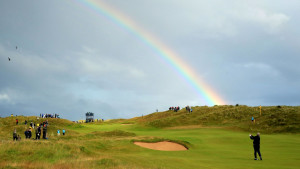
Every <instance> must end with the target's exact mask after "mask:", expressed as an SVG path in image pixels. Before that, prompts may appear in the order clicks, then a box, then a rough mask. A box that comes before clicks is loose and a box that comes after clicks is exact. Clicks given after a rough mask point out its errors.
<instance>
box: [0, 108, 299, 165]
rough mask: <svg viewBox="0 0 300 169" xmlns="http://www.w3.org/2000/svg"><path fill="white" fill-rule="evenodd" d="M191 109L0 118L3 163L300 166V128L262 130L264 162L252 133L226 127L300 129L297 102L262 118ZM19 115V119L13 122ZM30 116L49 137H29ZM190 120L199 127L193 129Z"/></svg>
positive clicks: (236, 112) (228, 111)
mask: <svg viewBox="0 0 300 169" xmlns="http://www.w3.org/2000/svg"><path fill="white" fill-rule="evenodd" d="M193 109H194V111H193V113H191V114H187V113H186V111H185V110H180V111H179V112H173V111H166V112H159V113H154V114H150V115H147V116H144V117H136V118H133V119H127V120H126V119H115V120H110V121H107V122H99V123H98V122H94V123H88V124H87V123H83V124H76V123H73V122H71V121H68V120H64V119H37V117H35V116H32V117H24V116H18V117H6V118H0V168H46V169H48V168H49V169H50V168H55V169H68V168H70V169H71V168H114V169H132V168H139V169H140V168H141V169H152V168H165V169H174V168H175V169H176V168H178V169H179V168H180V169H185V168H186V169H194V168H214V169H215V168H216V169H223V168H235V169H238V168H245V169H251V168H260V169H269V168H275V169H276V168H277V169H281V168H291V169H293V168H295V169H296V168H299V165H300V163H299V161H300V158H299V157H300V156H299V148H300V145H299V141H300V135H299V133H296V134H290V133H279V134H266V133H262V136H261V151H262V155H263V159H264V160H263V161H254V160H253V148H252V140H250V139H249V136H248V132H244V131H237V130H227V129H226V130H224V129H223V127H225V128H228V127H232V126H233V128H234V129H236V128H239V129H243V130H249V125H250V127H252V130H255V129H261V128H258V127H261V126H260V125H265V124H267V126H268V127H269V130H266V131H269V132H271V131H273V132H286V131H287V132H298V131H297V129H299V127H298V126H299V120H297V119H298V118H299V107H286V106H282V107H281V108H278V107H263V112H262V113H263V114H262V116H259V113H258V108H257V107H247V106H214V107H193ZM251 113H253V114H251ZM252 115H254V117H255V118H256V120H257V122H256V123H255V124H252V123H251V122H249V121H251V116H252ZM16 118H18V119H19V125H16V124H15V119H16ZM25 120H27V121H28V122H31V121H33V122H35V123H41V122H43V121H45V120H48V122H49V127H48V137H49V139H47V140H44V139H41V140H34V139H25V138H24V131H25V129H27V128H28V127H29V124H27V125H25V124H24V121H25ZM272 120H273V121H272ZM124 124H127V125H124ZM191 125H196V126H197V127H196V128H190V126H191ZM247 125H248V126H247ZM255 125H257V126H255ZM178 126H187V127H183V128H180V127H178ZM199 126H208V127H199ZM210 126H219V127H220V128H215V127H210ZM247 127H248V128H247ZM256 127H257V128H256ZM15 128H16V129H17V132H18V133H19V134H20V135H21V136H22V140H21V141H12V132H13V130H14V129H15ZM57 129H60V130H61V129H66V135H65V136H57V135H56V130H57ZM134 140H144V141H155V140H173V141H174V140H175V141H178V142H179V143H183V144H187V147H189V150H188V151H174V152H167V151H157V150H150V149H145V148H142V147H139V146H136V145H134V144H133V141H134Z"/></svg>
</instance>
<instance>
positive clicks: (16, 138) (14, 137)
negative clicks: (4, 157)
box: [13, 129, 18, 141]
mask: <svg viewBox="0 0 300 169" xmlns="http://www.w3.org/2000/svg"><path fill="white" fill-rule="evenodd" d="M15 140H16V141H17V140H18V135H17V130H16V129H15V130H14V132H13V141H15Z"/></svg>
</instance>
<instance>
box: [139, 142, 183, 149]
mask: <svg viewBox="0 0 300 169" xmlns="http://www.w3.org/2000/svg"><path fill="white" fill-rule="evenodd" d="M134 144H135V145H138V146H141V147H144V148H149V149H153V150H161V151H185V150H187V148H186V147H184V146H183V145H181V144H178V143H173V142H169V141H162V142H157V143H145V142H134Z"/></svg>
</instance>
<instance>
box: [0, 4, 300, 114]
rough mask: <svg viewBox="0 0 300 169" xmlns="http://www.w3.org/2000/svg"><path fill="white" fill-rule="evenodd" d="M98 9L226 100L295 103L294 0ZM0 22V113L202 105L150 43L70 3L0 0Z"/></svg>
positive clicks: (126, 111)
mask: <svg viewBox="0 0 300 169" xmlns="http://www.w3.org/2000/svg"><path fill="white" fill-rule="evenodd" d="M105 3H107V4H109V5H110V6H111V7H112V8H116V9H118V11H119V12H120V13H123V14H124V15H127V16H128V18H130V19H131V20H132V21H134V22H136V24H137V25H139V27H141V28H142V29H144V30H145V31H147V32H148V33H149V34H150V35H151V36H153V37H155V38H156V39H158V40H160V41H161V42H162V43H164V44H165V45H166V46H168V47H169V48H170V49H171V50H172V51H173V52H175V53H177V54H178V55H179V57H180V58H181V60H183V62H185V63H186V64H187V65H188V67H189V68H191V69H192V70H194V71H195V73H196V74H197V77H196V78H199V79H202V80H203V81H204V82H205V83H206V84H207V85H208V86H210V87H211V88H212V89H213V90H214V91H215V92H216V93H217V94H218V95H220V96H222V98H223V99H224V100H225V101H226V103H227V104H237V103H238V104H247V105H281V104H285V105H297V104H298V103H299V101H300V98H299V97H298V96H299V94H300V93H299V92H298V91H299V90H298V86H299V84H300V81H299V78H297V77H298V75H299V73H300V69H299V68H298V63H299V62H300V57H298V55H299V52H300V51H299V46H298V44H299V39H300V38H299V35H300V34H299V30H298V29H297V28H298V27H299V22H297V18H299V12H298V11H299V6H300V5H299V2H298V1H289V4H287V3H284V4H283V2H280V1H267V0H265V1H251V2H248V3H246V4H245V3H242V2H237V1H226V3H225V2H223V1H219V0H213V1H190V2H186V3H182V1H163V2H162V1H158V0H154V1H151V2H150V1H149V2H142V1H137V0H130V1H126V2H125V1H120V0H113V1H105ZM132 4H134V5H132ZM0 22H1V27H0V79H1V83H0V114H1V116H6V115H9V114H10V113H18V114H24V115H34V114H35V115H36V114H39V113H61V115H62V117H63V118H68V119H71V120H78V119H83V118H84V113H85V112H87V111H92V112H95V113H96V118H104V119H109V118H129V117H134V116H140V115H142V114H148V113H152V112H154V111H156V109H158V110H159V111H162V110H166V109H167V108H168V107H169V106H177V105H178V106H181V107H182V106H185V105H206V104H208V102H207V101H206V100H205V99H204V97H203V96H199V95H198V94H197V92H196V91H195V90H194V89H193V88H192V87H191V84H189V82H186V81H185V80H184V78H183V77H182V76H181V75H179V73H178V72H177V70H176V67H175V68H174V67H172V64H170V63H169V62H168V61H166V60H164V59H162V56H161V55H159V53H158V52H157V49H155V48H156V47H160V46H154V47H153V46H150V45H149V44H146V43H145V42H143V41H142V40H141V37H138V36H136V35H135V34H134V33H132V32H129V31H128V30H126V29H124V28H122V27H120V26H119V25H118V24H116V23H115V22H112V21H111V20H109V19H107V17H103V16H101V14H99V13H97V12H95V11H93V10H91V9H88V8H87V7H85V6H83V5H81V4H79V3H73V2H72V1H58V0H54V1H51V2H48V1H37V0H33V1H30V2H29V1H26V2H25V1H24V2H19V1H14V0H9V1H8V0H4V1H1V2H0ZM142 38H143V37H142ZM15 46H18V49H17V50H16V48H15ZM8 57H10V58H11V61H10V62H8V60H7V58H8Z"/></svg>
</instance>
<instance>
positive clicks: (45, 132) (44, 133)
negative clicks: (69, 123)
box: [43, 130, 47, 139]
mask: <svg viewBox="0 0 300 169" xmlns="http://www.w3.org/2000/svg"><path fill="white" fill-rule="evenodd" d="M46 134H47V131H45V130H44V131H43V139H46Z"/></svg>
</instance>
